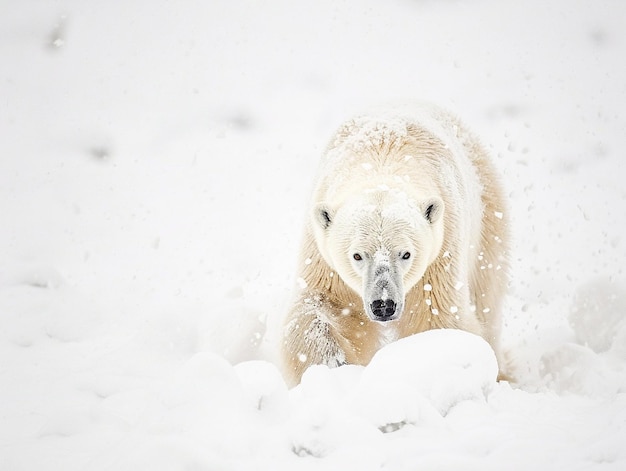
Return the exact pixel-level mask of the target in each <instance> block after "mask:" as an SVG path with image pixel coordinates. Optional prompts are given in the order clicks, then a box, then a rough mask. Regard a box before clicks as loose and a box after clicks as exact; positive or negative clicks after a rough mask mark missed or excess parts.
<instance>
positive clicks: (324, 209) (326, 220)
mask: <svg viewBox="0 0 626 471" xmlns="http://www.w3.org/2000/svg"><path fill="white" fill-rule="evenodd" d="M314 211H315V214H314V215H313V216H314V219H315V221H316V222H317V223H318V224H319V225H320V226H321V227H322V229H328V227H329V226H330V225H331V224H332V222H333V217H334V216H335V212H334V211H333V210H332V209H330V207H329V206H328V205H326V203H319V204H318V205H317V206H315V210H314Z"/></svg>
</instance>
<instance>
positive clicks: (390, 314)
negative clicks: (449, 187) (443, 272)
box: [313, 190, 444, 321]
mask: <svg viewBox="0 0 626 471" xmlns="http://www.w3.org/2000/svg"><path fill="white" fill-rule="evenodd" d="M314 212H315V213H314V215H313V216H314V226H315V238H316V242H317V246H318V248H319V250H320V252H321V254H322V256H323V257H324V259H325V260H326V262H327V263H328V264H329V265H330V267H331V268H333V269H334V270H335V271H336V272H337V274H338V275H339V276H340V277H341V279H342V280H343V281H344V282H345V283H346V284H347V285H348V286H349V287H350V288H352V289H353V290H354V291H356V292H357V293H358V294H359V295H360V296H361V298H362V300H363V306H364V308H365V311H366V312H367V314H368V316H369V317H370V319H372V320H375V321H390V320H394V319H398V318H399V317H400V315H401V314H402V312H403V310H404V297H405V293H406V292H408V291H409V290H410V289H411V288H412V287H413V286H415V284H416V283H417V282H418V281H419V280H420V279H421V278H422V276H423V275H424V272H425V271H426V268H427V267H428V265H430V264H431V263H432V262H433V261H434V259H435V258H436V257H437V255H438V254H439V252H440V250H441V246H442V243H443V217H442V216H443V212H444V204H443V201H442V200H441V199H440V198H439V197H437V196H434V197H428V198H424V199H422V200H419V201H416V200H413V199H411V198H409V197H408V196H407V195H406V193H404V192H401V191H394V190H383V191H370V192H364V194H363V195H360V196H358V197H353V198H351V199H348V200H346V201H345V202H343V204H341V205H339V206H338V207H331V206H329V205H327V204H325V203H321V204H319V205H317V207H316V208H315V209H314Z"/></svg>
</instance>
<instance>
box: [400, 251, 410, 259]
mask: <svg viewBox="0 0 626 471" xmlns="http://www.w3.org/2000/svg"><path fill="white" fill-rule="evenodd" d="M409 258H411V252H404V254H403V255H402V260H408V259H409Z"/></svg>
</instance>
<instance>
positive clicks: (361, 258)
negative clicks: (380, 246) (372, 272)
mask: <svg viewBox="0 0 626 471" xmlns="http://www.w3.org/2000/svg"><path fill="white" fill-rule="evenodd" d="M352 258H353V259H355V260H356V261H357V262H360V261H361V260H363V257H361V254H358V253H355V254H354V255H353V256H352Z"/></svg>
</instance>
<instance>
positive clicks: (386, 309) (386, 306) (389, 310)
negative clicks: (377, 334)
mask: <svg viewBox="0 0 626 471" xmlns="http://www.w3.org/2000/svg"><path fill="white" fill-rule="evenodd" d="M370 307H371V308H372V313H373V314H374V315H375V316H376V317H378V318H379V319H381V320H387V319H389V318H390V317H392V316H393V315H394V314H395V313H396V303H395V302H394V301H393V300H391V299H385V300H384V301H383V300H382V299H377V300H375V301H373V302H372V304H370Z"/></svg>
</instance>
